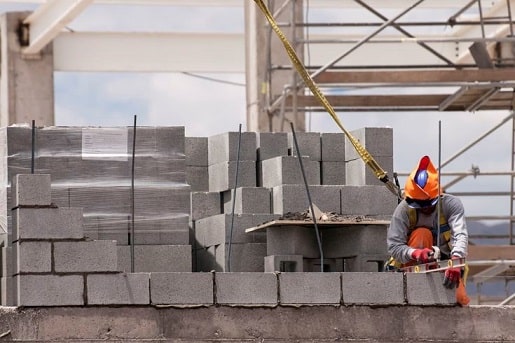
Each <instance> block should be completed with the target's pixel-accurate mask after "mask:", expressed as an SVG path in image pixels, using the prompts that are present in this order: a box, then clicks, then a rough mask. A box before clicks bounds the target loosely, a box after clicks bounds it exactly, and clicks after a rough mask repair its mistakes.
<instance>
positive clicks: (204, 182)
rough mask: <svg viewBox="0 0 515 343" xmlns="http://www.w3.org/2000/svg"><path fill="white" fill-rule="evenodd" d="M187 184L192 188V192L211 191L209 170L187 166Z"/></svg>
mask: <svg viewBox="0 0 515 343" xmlns="http://www.w3.org/2000/svg"><path fill="white" fill-rule="evenodd" d="M186 182H187V183H188V184H189V185H190V186H191V191H192V192H193V191H199V192H207V191H209V168H208V167H207V166H206V167H196V166H186Z"/></svg>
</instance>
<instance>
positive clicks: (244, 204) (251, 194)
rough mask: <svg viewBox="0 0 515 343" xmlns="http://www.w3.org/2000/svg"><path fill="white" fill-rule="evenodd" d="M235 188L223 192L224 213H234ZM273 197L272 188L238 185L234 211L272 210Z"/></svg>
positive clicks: (264, 211)
mask: <svg viewBox="0 0 515 343" xmlns="http://www.w3.org/2000/svg"><path fill="white" fill-rule="evenodd" d="M233 193H234V190H229V191H225V192H224V193H223V201H224V213H232V210H233V197H232V195H233ZM271 202H272V199H271V194H270V190H269V189H268V188H263V187H238V188H236V200H235V203H234V213H237V214H243V213H256V214H258V213H266V214H270V213H271V212H272V205H271Z"/></svg>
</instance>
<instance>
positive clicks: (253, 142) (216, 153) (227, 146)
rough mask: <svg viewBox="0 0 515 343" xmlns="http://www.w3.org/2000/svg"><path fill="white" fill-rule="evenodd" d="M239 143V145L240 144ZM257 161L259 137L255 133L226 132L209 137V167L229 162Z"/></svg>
mask: <svg viewBox="0 0 515 343" xmlns="http://www.w3.org/2000/svg"><path fill="white" fill-rule="evenodd" d="M238 142H239V143H238ZM238 145H239V160H240V161H256V150H257V137H256V133H255V132H242V133H241V140H240V134H239V132H225V133H222V134H218V135H214V136H210V137H208V163H209V165H210V166H211V165H213V164H218V163H222V162H228V161H237V160H238Z"/></svg>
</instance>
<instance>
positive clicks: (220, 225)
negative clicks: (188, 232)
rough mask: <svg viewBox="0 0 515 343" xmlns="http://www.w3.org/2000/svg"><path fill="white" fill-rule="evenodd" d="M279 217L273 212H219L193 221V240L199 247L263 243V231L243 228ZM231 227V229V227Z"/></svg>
mask: <svg viewBox="0 0 515 343" xmlns="http://www.w3.org/2000/svg"><path fill="white" fill-rule="evenodd" d="M277 218H279V215H273V214H251V213H245V214H235V215H234V216H233V215H232V214H219V215H216V216H211V217H207V218H202V219H199V220H197V221H196V222H195V240H196V241H197V243H198V244H199V246H200V247H209V246H212V245H218V244H224V243H229V242H232V243H265V242H266V234H265V232H259V231H258V232H250V233H246V232H245V230H246V229H249V228H252V227H255V226H258V225H260V224H262V223H265V222H268V221H271V220H274V219H277ZM231 227H232V229H231Z"/></svg>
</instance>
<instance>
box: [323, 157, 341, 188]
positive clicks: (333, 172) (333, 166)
mask: <svg viewBox="0 0 515 343" xmlns="http://www.w3.org/2000/svg"><path fill="white" fill-rule="evenodd" d="M320 175H321V176H320V181H321V184H322V185H345V182H346V180H345V162H343V161H336V162H326V161H322V162H320Z"/></svg>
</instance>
